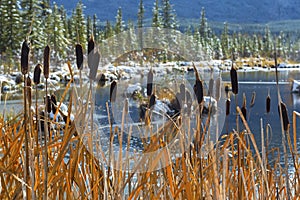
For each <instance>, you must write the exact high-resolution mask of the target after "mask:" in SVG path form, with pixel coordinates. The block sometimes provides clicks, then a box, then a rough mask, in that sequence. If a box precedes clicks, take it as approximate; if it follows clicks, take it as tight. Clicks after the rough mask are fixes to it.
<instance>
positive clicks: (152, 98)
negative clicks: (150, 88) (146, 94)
mask: <svg viewBox="0 0 300 200" xmlns="http://www.w3.org/2000/svg"><path fill="white" fill-rule="evenodd" d="M155 99H156V98H155V95H154V94H152V95H151V97H150V101H149V108H150V109H151V108H152V107H153V106H154V105H155Z"/></svg>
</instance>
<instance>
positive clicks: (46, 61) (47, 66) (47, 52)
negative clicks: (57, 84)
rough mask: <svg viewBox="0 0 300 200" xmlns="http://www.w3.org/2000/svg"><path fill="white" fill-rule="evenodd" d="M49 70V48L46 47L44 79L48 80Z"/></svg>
mask: <svg viewBox="0 0 300 200" xmlns="http://www.w3.org/2000/svg"><path fill="white" fill-rule="evenodd" d="M49 70H50V47H49V46H48V45H47V46H46V47H45V49H44V76H45V78H46V79H48V78H49Z"/></svg>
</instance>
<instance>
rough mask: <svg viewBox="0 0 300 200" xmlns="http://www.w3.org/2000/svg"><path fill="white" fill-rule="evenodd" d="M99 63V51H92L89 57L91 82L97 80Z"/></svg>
mask: <svg viewBox="0 0 300 200" xmlns="http://www.w3.org/2000/svg"><path fill="white" fill-rule="evenodd" d="M99 62H100V53H99V52H98V51H92V52H91V53H90V54H89V57H88V65H89V68H90V74H89V78H90V79H91V80H95V79H96V75H97V71H98V66H99Z"/></svg>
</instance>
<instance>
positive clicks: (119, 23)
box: [115, 8, 124, 34]
mask: <svg viewBox="0 0 300 200" xmlns="http://www.w3.org/2000/svg"><path fill="white" fill-rule="evenodd" d="M123 30H124V21H123V18H122V9H121V8H119V9H118V12H117V16H116V25H115V33H116V34H119V33H121V32H122V31H123Z"/></svg>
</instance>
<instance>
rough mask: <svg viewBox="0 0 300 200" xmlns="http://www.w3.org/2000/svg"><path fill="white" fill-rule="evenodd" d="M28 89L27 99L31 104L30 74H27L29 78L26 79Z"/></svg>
mask: <svg viewBox="0 0 300 200" xmlns="http://www.w3.org/2000/svg"><path fill="white" fill-rule="evenodd" d="M26 86H27V87H26V91H27V93H26V94H27V99H28V102H29V105H31V102H32V101H31V78H30V77H29V76H27V80H26Z"/></svg>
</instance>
